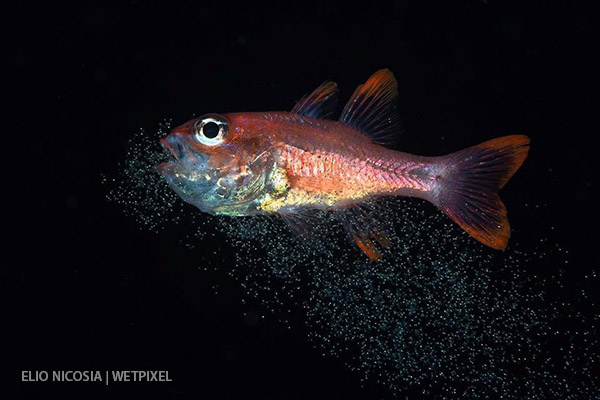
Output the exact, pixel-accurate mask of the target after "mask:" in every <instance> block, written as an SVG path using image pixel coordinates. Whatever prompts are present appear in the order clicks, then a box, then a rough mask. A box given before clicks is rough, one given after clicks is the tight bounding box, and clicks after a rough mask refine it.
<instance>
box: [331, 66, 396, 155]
mask: <svg viewBox="0 0 600 400" xmlns="http://www.w3.org/2000/svg"><path fill="white" fill-rule="evenodd" d="M340 121H341V122H343V123H345V124H346V125H349V126H351V127H353V128H356V129H358V130H359V131H361V132H362V133H364V134H365V135H366V136H368V137H370V138H371V139H373V140H374V141H375V142H377V143H382V144H390V143H392V142H394V141H395V139H396V138H397V137H398V135H399V134H400V132H401V128H400V115H399V113H398V84H397V83H396V78H395V77H394V74H392V72H391V71H390V70H389V69H381V70H379V71H377V72H375V73H374V74H373V75H372V76H371V77H370V78H369V79H368V80H367V81H366V82H365V83H364V84H362V85H360V86H358V87H357V88H356V90H355V91H354V94H353V95H352V97H351V98H350V100H349V101H348V103H347V104H346V106H345V107H344V110H343V111H342V115H341V116H340Z"/></svg>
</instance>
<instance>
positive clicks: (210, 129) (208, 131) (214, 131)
mask: <svg viewBox="0 0 600 400" xmlns="http://www.w3.org/2000/svg"><path fill="white" fill-rule="evenodd" d="M202 133H203V134H204V136H206V137H207V138H209V139H214V138H216V137H217V135H218V134H219V125H218V124H217V123H216V122H212V121H210V122H207V123H206V124H204V126H203V127H202Z"/></svg>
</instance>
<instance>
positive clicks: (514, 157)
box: [432, 135, 529, 250]
mask: <svg viewBox="0 0 600 400" xmlns="http://www.w3.org/2000/svg"><path fill="white" fill-rule="evenodd" d="M528 150H529V138H528V137H527V136H523V135H511V136H504V137H500V138H497V139H492V140H489V141H487V142H484V143H481V144H479V145H477V146H473V147H470V148H468V149H465V150H462V151H458V152H456V153H452V154H449V155H447V156H444V157H442V160H443V162H442V164H440V166H441V167H442V169H441V171H443V172H442V173H441V181H440V184H441V185H440V186H439V189H438V190H437V192H436V194H435V196H434V198H433V199H432V200H433V201H434V203H435V204H436V205H437V206H438V207H439V208H441V209H442V210H443V211H444V212H445V213H446V214H448V216H450V218H452V219H453V220H454V222H456V223H457V224H458V225H459V226H460V227H461V228H463V229H464V230H465V231H466V232H467V233H469V235H471V236H472V237H474V238H475V239H477V240H478V241H480V242H481V243H483V244H485V245H486V246H489V247H492V248H494V249H497V250H503V249H505V248H506V246H507V244H508V238H509V236H510V225H509V223H508V218H507V217H506V207H505V206H504V204H503V203H502V201H501V200H500V197H499V196H498V191H499V190H500V189H501V188H502V187H503V186H504V185H505V184H506V182H508V180H509V179H510V177H511V176H512V175H513V174H514V173H515V172H516V171H517V170H518V169H519V167H520V166H521V164H523V161H525V158H526V157H527V152H528Z"/></svg>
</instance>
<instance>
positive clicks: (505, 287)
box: [0, 1, 600, 399]
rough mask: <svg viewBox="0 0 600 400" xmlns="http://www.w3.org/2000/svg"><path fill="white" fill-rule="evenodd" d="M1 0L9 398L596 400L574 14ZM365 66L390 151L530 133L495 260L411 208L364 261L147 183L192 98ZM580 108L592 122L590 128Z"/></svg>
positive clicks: (583, 86) (339, 246) (585, 141)
mask: <svg viewBox="0 0 600 400" xmlns="http://www.w3.org/2000/svg"><path fill="white" fill-rule="evenodd" d="M455 3H456V2H452V4H450V2H438V3H435V4H432V3H425V2H416V1H415V2H402V1H398V2H383V3H378V4H368V5H367V4H365V5H364V6H363V7H361V8H360V9H358V8H355V7H350V8H339V7H337V6H334V5H330V4H320V5H309V4H306V5H302V6H295V7H291V6H287V5H284V3H281V4H279V5H277V6H274V7H271V6H261V5H257V4H247V5H244V6H239V5H235V6H234V5H233V4H232V5H228V4H226V3H224V2H215V3H210V2H208V3H200V2H197V3H190V4H187V5H182V4H180V5H172V4H167V3H166V2H165V3H161V2H148V3H143V4H142V3H137V2H130V3H122V4H120V5H108V4H104V3H101V2H85V3H81V4H79V5H76V6H66V5H62V6H61V5H54V6H48V5H45V6H41V5H35V4H30V5H23V6H19V8H18V9H15V10H11V12H7V13H6V17H8V19H9V22H8V24H6V25H4V28H5V29H6V33H5V35H4V37H5V39H6V46H5V49H4V55H5V59H6V61H5V63H4V64H5V66H6V67H8V69H7V71H8V72H7V73H5V87H7V88H8V92H5V96H6V99H7V100H8V102H9V104H10V105H9V106H8V107H9V108H6V111H7V115H6V117H5V120H6V121H7V122H8V124H6V130H5V141H4V146H5V153H6V154H8V157H7V158H5V160H6V161H5V162H3V163H2V165H3V166H2V172H3V176H4V179H5V185H4V188H5V190H4V191H3V196H2V202H1V204H2V211H3V212H2V226H3V228H4V231H5V236H6V239H4V240H3V241H2V246H3V253H2V254H3V255H4V260H3V262H2V264H1V267H2V269H1V282H2V290H1V291H0V292H1V293H2V296H3V297H6V299H4V301H3V307H2V308H1V310H2V311H1V317H2V325H1V326H2V338H3V339H4V340H3V343H4V345H5V349H4V352H3V356H2V362H1V363H2V367H3V370H4V372H3V373H2V375H1V376H2V382H3V383H5V382H6V385H3V390H8V391H13V390H14V391H15V394H14V395H13V396H10V397H15V396H20V397H21V398H38V397H40V396H43V397H56V398H106V397H107V396H113V395H127V396H130V397H131V396H133V397H134V398H138V397H141V398H150V397H157V398H165V397H180V398H191V397H195V398H232V399H237V398H241V397H242V396H244V397H245V398H251V399H254V398H257V399H259V398H260V399H304V398H315V399H321V398H328V399H337V398H339V399H342V398H343V399H373V398H382V399H392V398H396V397H397V398H410V399H418V398H439V397H446V398H500V397H503V398H537V399H547V398H560V399H565V398H573V399H578V398H582V399H590V398H599V397H600V394H599V389H598V387H597V385H598V381H597V378H596V376H598V375H599V373H600V371H599V367H598V361H599V349H598V342H597V340H598V332H597V328H596V327H597V325H598V315H599V309H598V301H599V299H598V293H599V289H598V284H599V282H598V277H597V274H598V268H599V265H598V264H599V262H600V258H599V256H598V254H599V253H598V252H597V250H596V247H597V243H598V239H600V237H599V235H598V233H597V226H598V218H597V212H596V207H595V206H596V202H597V200H598V196H597V195H598V191H597V185H598V179H597V176H598V168H597V164H596V161H595V160H596V152H597V150H596V149H595V147H594V146H593V143H594V141H595V136H596V133H595V132H596V131H597V124H596V123H592V119H591V115H592V113H593V112H594V109H593V108H592V96H593V95H594V94H595V93H593V92H592V90H591V82H592V78H593V77H594V75H595V74H593V72H595V71H596V69H595V68H594V67H593V65H592V62H591V60H592V58H593V56H594V54H593V53H594V51H595V48H596V47H597V44H595V43H593V42H592V40H591V36H592V18H591V15H592V14H591V12H590V10H587V9H586V7H584V6H583V5H581V4H578V3H577V2H569V3H566V2H551V1H547V2H542V1H540V2H537V1H536V2H528V3H527V5H523V4H521V5H519V6H510V5H507V4H506V3H505V2H501V3H500V2H495V1H487V2H483V1H465V2H459V4H455ZM384 67H387V68H389V69H390V70H392V71H393V72H394V74H395V75H396V77H397V79H398V85H399V90H400V111H401V114H402V117H403V121H404V122H403V126H404V133H403V136H402V139H401V140H400V141H399V143H400V144H399V147H398V148H399V149H401V150H403V151H407V152H412V153H417V154H425V155H437V154H444V153H448V152H451V151H455V150H459V149H461V148H464V147H467V146H470V145H473V144H476V143H479V142H482V141H485V140H488V139H490V138H493V137H497V136H501V135H504V134H516V133H520V134H527V135H529V136H530V138H531V141H532V145H531V151H530V155H529V158H528V159H527V160H526V162H525V164H524V166H523V167H522V168H521V170H519V172H518V173H517V174H516V175H515V177H514V178H513V179H512V180H511V182H510V183H509V184H508V185H507V186H506V188H505V189H504V190H503V192H502V198H503V200H504V201H505V203H506V205H507V207H508V210H509V216H510V221H511V225H512V227H513V234H512V238H511V242H510V245H509V249H508V250H507V251H506V252H501V253H498V252H494V251H491V250H488V249H485V248H482V246H481V245H479V244H478V243H476V242H475V241H473V240H471V239H469V238H468V237H467V236H466V235H465V234H463V233H462V232H461V231H460V230H459V229H458V228H456V227H455V226H454V225H453V224H452V223H450V222H449V221H448V220H447V218H445V217H444V216H442V215H440V214H439V213H438V212H437V211H436V210H434V209H433V207H432V206H430V205H428V204H425V203H423V202H420V201H417V200H404V201H391V202H386V203H385V204H384V207H385V209H386V210H387V214H386V215H387V216H389V218H388V220H389V221H390V222H389V223H390V224H391V225H392V227H393V231H394V232H395V235H394V236H393V237H392V242H393V250H394V251H393V253H391V254H388V255H386V258H385V260H384V261H383V262H380V263H370V262H369V261H368V260H366V259H364V257H363V256H362V255H361V254H360V253H358V252H357V251H356V250H355V249H354V248H353V247H352V246H351V245H349V244H348V243H347V242H345V238H344V237H343V234H342V233H341V231H340V230H339V227H337V226H336V225H335V224H334V222H332V221H330V220H328V219H327V217H323V219H322V223H321V227H320V230H321V231H322V234H323V237H324V238H325V240H324V243H326V249H325V250H324V251H322V252H316V251H315V249H314V248H305V247H303V246H302V245H301V244H299V243H298V242H297V241H295V240H294V239H293V238H291V237H290V235H289V233H288V232H287V230H286V228H285V226H284V225H283V224H282V223H281V221H278V220H277V219H266V218H256V219H254V218H253V219H237V220H235V219H222V218H215V217H208V216H204V215H201V214H199V213H198V212H196V211H195V210H194V209H192V208H191V207H188V206H186V205H184V204H182V203H181V202H180V201H178V200H177V199H176V198H175V197H174V195H173V194H172V193H171V192H170V191H168V190H167V189H166V188H165V187H164V185H163V184H162V182H161V181H160V179H158V176H156V175H155V174H154V172H153V165H155V164H156V162H158V160H159V159H160V158H161V157H162V155H161V154H160V153H159V152H158V151H159V150H158V148H157V138H158V137H160V135H161V132H165V131H166V130H167V126H168V125H169V123H170V121H173V124H177V123H180V122H184V121H187V120H188V119H190V118H192V117H193V116H194V115H200V114H203V113H206V112H229V111H260V110H288V109H291V107H292V106H293V104H294V102H295V101H296V100H297V99H299V98H300V97H301V96H302V95H303V94H305V93H307V92H310V91H311V90H312V89H313V88H314V87H316V86H317V85H318V84H320V83H321V82H323V81H324V80H326V79H333V80H335V81H336V82H338V84H339V86H340V88H341V95H342V102H343V101H344V99H347V98H348V97H349V96H350V95H351V93H352V91H353V90H354V88H355V87H356V85H358V84H359V83H362V82H364V80H366V78H367V77H368V76H369V75H370V74H371V73H373V72H374V71H376V70H377V69H380V68H384ZM594 122H595V121H594ZM22 370H34V371H35V370H47V371H51V370H101V371H105V370H168V371H169V375H170V378H171V379H172V380H173V381H172V382H170V383H121V384H114V385H110V386H103V385H102V384H100V383H89V382H88V383H52V382H46V383H42V382H37V383H31V382H27V383H24V382H21V371H22Z"/></svg>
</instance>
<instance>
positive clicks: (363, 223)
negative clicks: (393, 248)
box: [335, 203, 390, 260]
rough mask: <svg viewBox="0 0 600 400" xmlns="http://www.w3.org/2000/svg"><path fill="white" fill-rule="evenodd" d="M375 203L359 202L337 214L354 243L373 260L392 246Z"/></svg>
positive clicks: (377, 258) (381, 255)
mask: <svg viewBox="0 0 600 400" xmlns="http://www.w3.org/2000/svg"><path fill="white" fill-rule="evenodd" d="M378 215H381V213H378V212H377V207H376V205H374V204H367V203H363V204H358V205H355V206H353V207H349V208H346V209H343V210H340V211H337V212H336V214H335V216H336V217H337V218H338V220H339V221H340V222H341V223H342V225H343V226H344V228H345V229H346V231H347V232H348V234H349V235H350V237H351V238H352V240H353V241H354V243H356V245H357V246H358V248H359V249H360V250H361V251H362V252H363V253H365V254H366V255H367V256H368V257H369V258H370V259H371V260H379V259H380V258H381V257H383V251H384V250H387V249H389V248H390V241H389V239H388V235H387V233H386V228H385V226H384V224H383V222H382V221H380V220H379V217H378Z"/></svg>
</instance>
